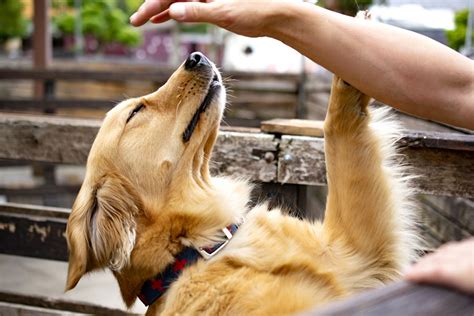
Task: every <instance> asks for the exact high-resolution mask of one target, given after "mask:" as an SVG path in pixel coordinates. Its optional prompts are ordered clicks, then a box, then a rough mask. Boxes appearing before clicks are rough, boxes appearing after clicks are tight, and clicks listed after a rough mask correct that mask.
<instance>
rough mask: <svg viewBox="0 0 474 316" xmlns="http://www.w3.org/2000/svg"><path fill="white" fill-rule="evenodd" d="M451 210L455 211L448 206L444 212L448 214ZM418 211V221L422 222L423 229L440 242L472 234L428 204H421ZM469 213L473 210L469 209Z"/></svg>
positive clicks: (460, 238) (463, 237)
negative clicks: (419, 216) (419, 214)
mask: <svg viewBox="0 0 474 316" xmlns="http://www.w3.org/2000/svg"><path fill="white" fill-rule="evenodd" d="M448 210H449V211H448ZM451 211H453V212H455V210H452V209H451V208H449V209H446V210H445V213H447V214H449V212H451ZM420 213H421V218H420V221H421V223H423V229H426V230H427V231H428V232H429V233H430V235H431V236H433V237H434V238H436V239H437V240H439V241H441V242H442V243H446V242H448V241H453V240H462V239H465V238H468V237H469V236H471V235H472V234H473V233H472V232H469V231H468V230H466V229H464V228H463V227H461V226H460V224H458V223H457V222H454V221H453V220H451V219H450V218H449V217H446V216H444V215H443V214H440V213H439V212H438V211H437V210H436V209H435V208H433V207H430V206H429V204H423V207H422V209H421V210H420ZM470 213H471V214H472V213H474V212H473V210H471V212H470Z"/></svg>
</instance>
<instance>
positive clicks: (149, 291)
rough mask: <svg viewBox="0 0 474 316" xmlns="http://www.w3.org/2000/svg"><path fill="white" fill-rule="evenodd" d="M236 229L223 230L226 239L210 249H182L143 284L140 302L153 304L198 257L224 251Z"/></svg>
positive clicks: (230, 227)
mask: <svg viewBox="0 0 474 316" xmlns="http://www.w3.org/2000/svg"><path fill="white" fill-rule="evenodd" d="M238 228H239V226H238V225H236V224H232V225H230V226H227V227H225V228H223V229H222V232H223V233H224V235H225V238H226V239H225V240H224V241H222V242H220V243H217V244H216V245H214V246H212V247H209V248H199V247H186V248H184V250H183V251H181V252H180V253H178V255H177V256H176V257H175V258H176V260H175V261H174V262H173V263H170V264H169V265H168V266H167V267H166V268H165V269H164V270H163V271H162V272H160V273H159V274H157V275H156V276H154V277H153V278H151V279H148V280H146V281H145V283H143V286H142V289H141V291H140V294H139V295H138V298H139V299H140V301H142V303H143V304H145V306H148V305H151V304H153V303H154V302H155V301H156V300H157V299H159V298H160V297H161V296H162V295H163V294H165V292H166V291H167V290H168V288H169V287H170V286H171V284H172V283H173V282H174V281H176V280H177V279H178V277H179V276H180V275H181V272H182V271H183V270H184V269H185V268H186V267H188V266H191V265H192V264H194V263H195V262H196V261H198V259H199V257H202V258H204V259H206V260H208V259H210V258H212V257H214V256H215V255H217V254H218V253H219V252H220V251H221V250H222V249H224V247H225V246H226V245H227V244H228V243H229V241H230V240H231V239H232V237H233V235H234V234H235V232H236V231H237V229H238Z"/></svg>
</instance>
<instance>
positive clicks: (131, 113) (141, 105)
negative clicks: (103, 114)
mask: <svg viewBox="0 0 474 316" xmlns="http://www.w3.org/2000/svg"><path fill="white" fill-rule="evenodd" d="M144 107H145V105H143V103H140V104H139V105H137V106H136V107H135V108H134V109H133V110H132V112H130V114H129V115H128V118H127V122H126V123H128V121H130V120H131V119H132V117H134V116H135V114H137V113H138V112H140V110H141V109H143V108H144Z"/></svg>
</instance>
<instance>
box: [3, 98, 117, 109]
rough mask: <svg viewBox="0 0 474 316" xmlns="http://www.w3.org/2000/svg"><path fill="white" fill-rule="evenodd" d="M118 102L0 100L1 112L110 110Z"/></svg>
mask: <svg viewBox="0 0 474 316" xmlns="http://www.w3.org/2000/svg"><path fill="white" fill-rule="evenodd" d="M117 103H118V102H113V101H107V100H92V99H91V100H87V99H65V100H61V99H32V100H11V99H0V109H1V110H13V111H25V110H41V109H44V108H48V109H71V108H73V109H77V108H82V109H105V110H107V109H111V108H112V107H113V106H115V105H116V104H117Z"/></svg>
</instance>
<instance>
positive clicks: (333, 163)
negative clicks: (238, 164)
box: [66, 53, 416, 315]
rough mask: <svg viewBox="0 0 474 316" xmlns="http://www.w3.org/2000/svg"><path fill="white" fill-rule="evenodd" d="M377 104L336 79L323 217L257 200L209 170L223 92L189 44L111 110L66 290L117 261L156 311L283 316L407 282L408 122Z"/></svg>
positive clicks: (87, 186)
mask: <svg viewBox="0 0 474 316" xmlns="http://www.w3.org/2000/svg"><path fill="white" fill-rule="evenodd" d="M369 101H370V98H369V97H368V96H366V95H364V94H363V93H361V92H360V91H358V90H357V89H356V88H354V87H352V86H351V85H349V84H348V83H346V82H344V81H343V80H341V79H340V78H338V77H334V79H333V82H332V92H331V97H330V101H329V107H328V112H327V117H326V120H325V124H324V140H325V153H326V167H327V179H328V187H329V192H328V199H327V208H326V212H325V219H324V222H322V223H321V222H311V221H307V220H300V219H297V218H294V217H290V216H288V215H285V214H283V213H282V211H281V210H280V209H278V208H277V209H272V210H270V211H269V210H268V209H267V206H266V205H265V204H261V205H257V206H255V207H252V208H250V209H249V207H248V202H249V196H250V192H251V189H252V186H251V185H250V184H249V183H247V182H246V181H243V180H239V179H235V178H232V177H213V176H211V175H210V173H209V160H210V157H211V153H212V148H213V145H214V143H215V141H216V138H217V136H218V130H219V125H220V121H221V118H222V115H223V110H224V107H225V102H226V92H225V88H224V86H223V82H222V78H221V75H220V73H219V71H218V70H217V69H216V67H215V66H214V65H213V64H212V63H211V62H210V61H209V60H208V59H207V58H206V57H205V56H204V55H202V54H200V53H193V54H191V55H190V56H189V57H188V58H187V60H186V61H185V62H184V63H183V65H181V66H180V67H179V68H178V69H177V70H176V72H175V73H174V74H173V75H172V76H171V77H170V79H169V80H168V82H167V83H166V84H165V85H164V86H162V87H161V88H160V89H159V90H158V91H156V92H153V93H151V94H149V95H146V96H143V97H139V98H132V99H130V100H126V101H124V102H122V103H120V104H118V105H117V106H116V107H115V108H113V109H112V110H111V111H110V112H109V113H107V115H106V118H105V120H104V122H103V124H102V126H101V128H100V130H99V132H98V135H97V137H96V139H95V141H94V143H93V146H92V148H91V151H90V154H89V157H88V161H87V171H86V176H85V179H84V182H83V184H82V187H81V189H80V192H79V193H78V196H77V198H76V201H75V202H74V205H73V207H72V211H71V215H70V217H69V221H68V225H67V241H68V246H69V251H70V254H69V267H68V276H67V285H66V290H70V289H72V288H74V287H75V286H76V284H77V283H78V281H79V279H80V278H81V277H82V276H83V275H84V274H86V273H88V272H90V271H93V270H97V269H103V268H109V269H110V270H112V272H113V274H114V276H115V278H116V279H117V281H118V285H119V287H120V291H121V295H122V298H123V300H124V302H125V303H126V305H127V306H131V305H132V304H133V303H134V302H135V300H136V298H137V297H139V298H140V299H141V300H142V301H143V302H144V303H145V304H147V305H149V308H148V310H147V315H156V314H160V315H177V314H180V315H193V314H205V315H206V314H207V315H275V314H292V313H296V312H300V311H304V310H306V309H308V308H310V307H313V306H317V305H321V304H325V303H327V302H331V301H334V300H337V299H340V298H343V297H346V296H348V295H351V294H354V293H357V292H360V291H363V290H365V289H370V288H374V287H378V286H381V285H383V284H386V283H388V282H391V281H393V280H397V279H399V278H400V276H401V271H402V270H403V269H404V267H406V266H407V265H408V264H409V263H410V261H411V260H412V259H413V258H414V256H415V252H414V249H415V248H416V238H414V234H413V230H412V226H413V225H412V223H413V220H412V214H413V211H412V209H413V205H412V202H411V196H412V193H411V190H410V186H409V184H408V180H407V179H406V177H405V176H404V173H405V171H404V167H400V166H399V164H397V163H396V162H394V159H395V158H396V157H395V155H396V151H395V146H394V142H395V139H396V137H397V132H398V131H399V128H398V127H397V124H396V123H394V122H393V121H392V120H390V119H389V118H387V110H376V111H371V110H369V108H368V104H369Z"/></svg>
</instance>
